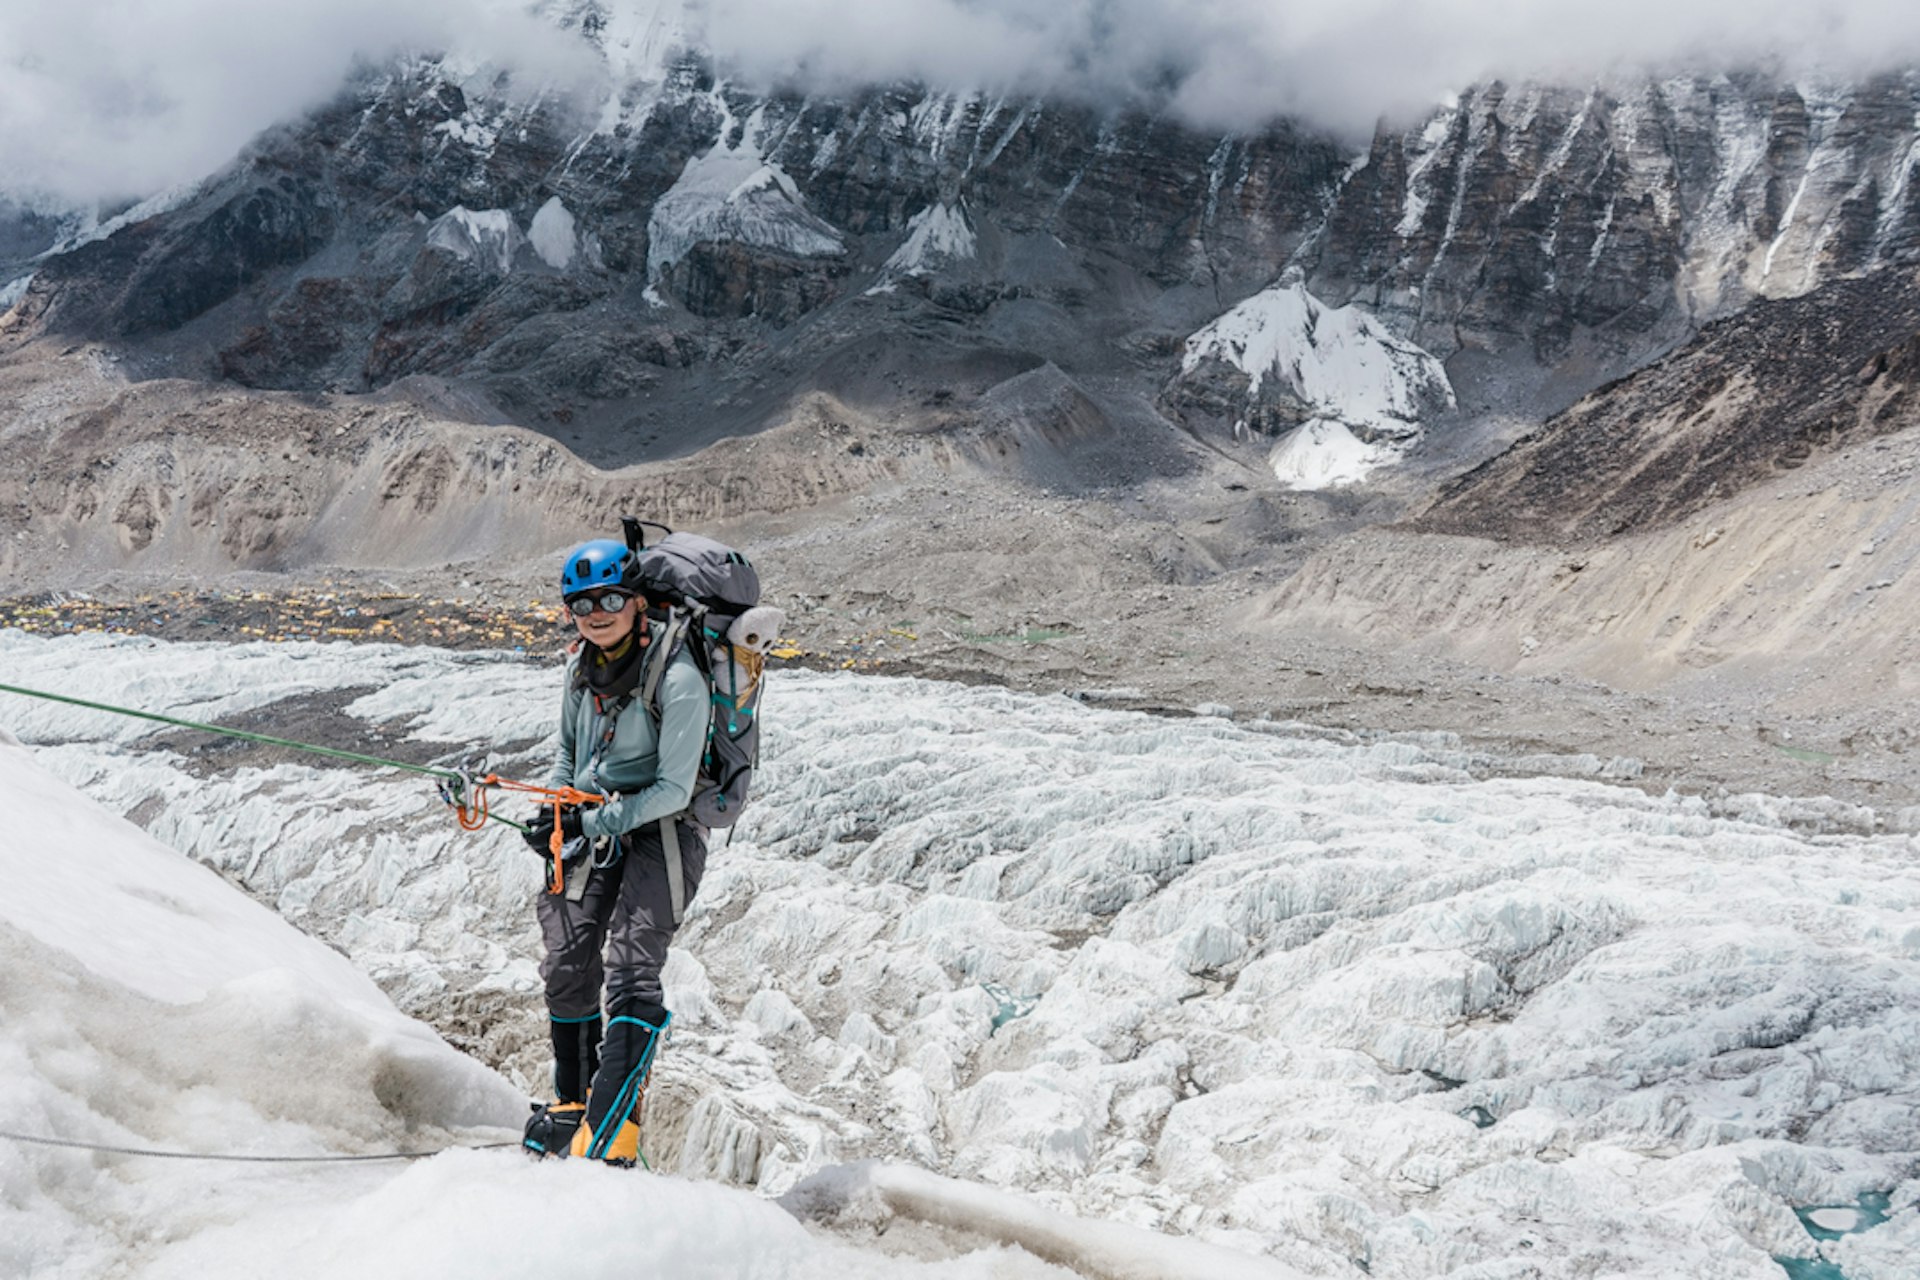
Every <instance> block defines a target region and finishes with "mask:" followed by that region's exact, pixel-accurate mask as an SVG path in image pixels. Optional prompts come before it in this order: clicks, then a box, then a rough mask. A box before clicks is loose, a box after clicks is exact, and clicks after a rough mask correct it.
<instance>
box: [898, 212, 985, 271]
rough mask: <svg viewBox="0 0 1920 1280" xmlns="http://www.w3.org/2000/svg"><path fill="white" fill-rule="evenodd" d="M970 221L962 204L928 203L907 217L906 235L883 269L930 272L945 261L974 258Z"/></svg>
mask: <svg viewBox="0 0 1920 1280" xmlns="http://www.w3.org/2000/svg"><path fill="white" fill-rule="evenodd" d="M974 246H975V238H974V234H973V224H972V222H971V221H969V220H968V218H967V210H966V206H965V205H964V204H959V205H952V204H935V205H928V206H927V207H926V208H924V209H922V210H921V211H920V212H919V213H916V214H914V215H913V217H911V218H909V219H907V238H906V240H905V242H904V243H902V244H901V246H900V247H899V248H898V249H895V250H894V251H893V255H892V256H891V257H889V258H888V259H887V261H886V266H885V268H884V270H887V271H891V272H895V273H897V274H899V275H903V276H904V275H914V274H917V273H920V272H925V271H931V270H933V269H934V268H936V267H939V266H941V265H943V264H945V263H947V262H952V261H956V260H959V259H964V258H971V257H973V253H974Z"/></svg>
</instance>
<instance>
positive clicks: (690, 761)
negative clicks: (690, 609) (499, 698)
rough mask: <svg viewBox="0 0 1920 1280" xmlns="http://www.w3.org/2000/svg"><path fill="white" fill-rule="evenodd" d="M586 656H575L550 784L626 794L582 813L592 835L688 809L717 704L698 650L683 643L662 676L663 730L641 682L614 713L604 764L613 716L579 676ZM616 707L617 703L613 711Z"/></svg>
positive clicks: (569, 671) (582, 824)
mask: <svg viewBox="0 0 1920 1280" xmlns="http://www.w3.org/2000/svg"><path fill="white" fill-rule="evenodd" d="M579 661H580V659H579V657H578V655H576V656H575V657H574V658H573V659H572V660H571V661H569V662H568V663H567V678H566V687H565V691H564V692H563V693H562V694H561V697H560V744H559V746H558V747H557V748H556V749H555V750H554V755H553V772H552V773H550V774H548V775H547V785H548V786H550V787H578V788H580V789H581V790H582V791H597V792H601V793H603V794H606V793H614V792H617V793H618V794H619V799H617V800H615V801H613V802H611V803H609V804H605V805H601V806H600V807H598V808H593V809H588V810H586V811H585V812H584V813H582V815H581V818H580V829H581V831H583V832H584V833H585V834H587V835H589V836H611V835H621V834H624V833H626V832H628V831H632V830H634V829H635V828H637V827H644V826H646V825H647V824H648V823H649V822H658V821H659V820H660V819H662V818H666V817H671V816H672V815H674V814H676V813H679V812H681V811H682V810H683V809H685V808H686V807H687V804H688V802H690V801H691V800H692V799H693V783H694V779H695V777H696V776H697V775H698V774H699V772H700V756H701V753H702V752H703V751H705V750H706V745H707V722H708V716H709V715H710V713H711V710H712V708H711V705H710V695H709V694H708V692H707V682H706V678H705V677H704V676H702V675H701V674H700V668H699V667H698V666H697V665H695V663H694V661H693V655H692V654H691V653H689V652H687V651H686V650H684V649H683V650H682V651H681V652H680V653H679V654H677V655H676V656H675V657H674V660H673V663H672V665H671V666H669V667H668V668H667V673H666V675H665V677H663V678H662V680H661V681H660V693H659V699H658V701H659V705H660V723H659V727H658V729H657V730H656V729H655V726H654V720H653V716H652V715H651V714H650V713H649V711H648V709H647V707H646V706H645V704H644V703H643V702H642V701H641V697H640V690H639V689H635V690H634V692H633V697H632V698H631V699H630V700H629V701H628V703H627V706H626V709H625V710H624V711H622V712H621V713H620V715H619V718H618V719H617V720H615V721H614V730H613V741H612V742H610V743H608V744H607V748H606V750H605V751H604V752H602V753H599V756H600V758H599V762H598V765H597V767H596V766H595V764H594V756H595V754H596V751H597V748H598V747H599V744H600V739H601V737H602V736H603V735H604V734H605V732H606V726H607V716H606V714H604V713H603V712H602V711H600V710H599V709H597V708H596V707H595V705H594V703H595V699H594V696H593V692H592V690H590V689H588V688H587V687H586V686H585V684H584V683H583V682H580V681H578V680H577V679H576V678H575V674H574V668H575V666H576V664H577V663H578V662H579ZM612 710H613V707H612V705H611V703H609V705H608V706H607V708H606V711H608V712H611V711H612Z"/></svg>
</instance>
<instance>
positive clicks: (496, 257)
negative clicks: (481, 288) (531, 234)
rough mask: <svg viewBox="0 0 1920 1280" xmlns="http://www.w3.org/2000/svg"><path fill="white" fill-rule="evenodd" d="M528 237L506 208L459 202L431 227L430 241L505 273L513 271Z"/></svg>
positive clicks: (428, 238)
mask: <svg viewBox="0 0 1920 1280" xmlns="http://www.w3.org/2000/svg"><path fill="white" fill-rule="evenodd" d="M526 240H527V238H526V236H524V235H522V234H521V232H520V228H519V227H518V226H517V225H515V223H514V221H513V215H512V214H510V213H508V212H507V211H506V210H505V209H482V210H478V211H475V210H473V209H469V208H467V207H466V206H465V205H455V206H454V207H453V208H451V209H449V210H447V212H446V213H444V214H442V215H441V216H440V217H438V218H436V219H434V221H433V225H431V226H430V227H428V228H427V243H428V244H429V245H431V246H432V247H433V248H436V249H445V250H446V251H447V252H448V253H451V254H453V255H454V256H455V257H457V258H459V259H461V260H462V261H465V262H473V263H477V264H479V266H480V267H481V268H482V269H483V270H486V271H490V272H492V273H493V274H495V275H502V276H503V275H506V274H507V273H508V272H509V271H512V270H513V255H514V254H516V253H518V252H519V251H520V246H521V245H523V244H525V243H526Z"/></svg>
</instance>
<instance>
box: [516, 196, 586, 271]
mask: <svg viewBox="0 0 1920 1280" xmlns="http://www.w3.org/2000/svg"><path fill="white" fill-rule="evenodd" d="M527 239H528V241H529V242H530V243H531V244H532V245H533V251H534V252H535V253H536V254H538V255H539V256H540V261H542V262H544V263H546V264H547V265H548V266H550V267H552V268H553V269H554V270H555V271H565V270H566V269H567V268H568V267H570V266H572V265H573V256H574V254H575V253H576V252H578V251H579V243H580V237H579V232H578V231H577V230H576V229H575V226H574V218H573V214H572V213H570V212H568V210H567V206H566V205H564V204H562V203H561V202H560V197H559V196H554V197H553V198H552V199H550V200H548V201H547V202H546V203H545V204H543V205H541V206H540V211H539V212H538V213H536V214H534V215H533V225H532V226H530V227H529V228H528V229H527Z"/></svg>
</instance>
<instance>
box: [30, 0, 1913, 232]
mask: <svg viewBox="0 0 1920 1280" xmlns="http://www.w3.org/2000/svg"><path fill="white" fill-rule="evenodd" d="M583 10H585V11H595V12H597V13H598V15H599V17H600V19H601V21H602V23H603V25H604V27H605V29H606V30H608V31H614V30H619V29H625V30H629V31H631V30H633V29H635V28H641V29H647V30H660V29H666V30H677V31H685V32H688V33H691V34H695V35H696V36H697V38H699V39H700V40H702V41H703V42H704V43H705V44H707V45H708V47H710V48H711V49H712V50H713V52H714V54H715V56H716V58H717V60H718V61H719V63H720V65H721V67H722V69H723V71H724V72H725V73H727V74H731V75H733V76H736V77H738V78H740V79H743V80H747V81H750V82H755V83H760V84H768V83H787V84H793V85H797V86H800V87H804V88H818V89H832V88H835V87H840V86H845V85H848V84H853V83H860V82H867V81H875V80H895V79H919V80H925V81H929V82H932V83H935V84H938V85H943V86H952V87H981V88H987V89H1001V90H1008V91H1018V92H1043V91H1044V92H1050V93H1062V94H1067V95H1072V96H1077V97H1082V98H1090V99H1093V100H1097V101H1116V100H1139V99H1147V100H1151V101H1154V102H1156V103H1157V104H1162V105H1165V106H1167V107H1168V108H1169V109H1171V110H1173V111H1174V112H1175V113H1177V114H1178V115H1180V116H1181V117H1182V118H1185V119H1187V120H1189V121H1192V122H1194V123H1196V124H1199V125H1202V126H1205V127H1219V128H1247V127H1252V126H1255V125H1258V124H1259V123H1261V122H1263V121H1265V120H1268V119H1270V118H1272V117H1273V116H1275V115H1280V114H1287V115H1295V116H1299V117H1303V118H1305V119H1306V120H1308V121H1310V122H1311V123H1313V124H1315V125H1318V126H1320V127H1323V128H1328V129H1332V130H1335V131H1337V132H1340V133H1342V134H1345V135H1347V136H1350V137H1355V138H1358V137H1363V136H1364V135H1365V134H1366V132H1367V131H1368V130H1369V129H1370V128H1371V127H1372V124H1373V122H1374V121H1375V120H1376V119H1377V118H1379V117H1381V116H1383V115H1385V116H1389V117H1404V116H1407V115H1410V114H1412V113H1416V112H1418V111H1420V110H1421V109H1423V108H1424V107H1426V106H1427V105H1428V104H1431V103H1433V102H1434V101H1436V100H1438V99H1440V98H1441V97H1443V96H1444V95H1445V94H1447V93H1449V92H1451V91H1455V90H1458V89H1460V88H1462V87H1464V86H1465V85H1467V84H1469V83H1471V82H1473V81H1475V80H1479V79H1483V78H1485V77H1488V76H1500V77H1505V78H1508V79H1548V80H1557V81H1572V82H1576V83H1578V82H1584V81H1589V80H1592V79H1594V78H1596V77H1599V76H1604V75H1609V74H1614V73H1641V72H1645V71H1655V72H1658V71H1661V70H1665V69H1671V70H1683V69H1684V70H1693V69H1698V68H1699V67H1701V66H1703V65H1706V66H1716V67H1735V66H1740V65H1747V64H1753V63H1765V64H1768V65H1772V66H1784V67H1785V68H1787V69H1789V70H1795V71H1809V72H1813V71H1825V72H1829V73H1832V74H1839V75H1856V74H1863V73H1870V72H1874V71H1879V70H1885V69H1888V68H1890V67H1895V66H1899V65H1902V64H1903V63H1909V62H1911V61H1913V60H1915V59H1920V9H1916V8H1915V7H1913V6H1911V5H1908V4H1902V3H1895V2H1893V0H1831V2H1830V3H1825V4H1808V3H1804V2H1802V0H1744V2H1742V3H1735V2H1734V0H1695V2H1694V3H1689V4H1685V5H1673V4H1671V3H1667V2H1666V0H1614V2H1613V3H1611V4H1607V5H1594V6H1566V5H1561V4H1555V3H1551V2H1550V0H1343V2H1341V3H1335V2H1334V0H1294V2H1292V3H1276V2H1275V0H1184V2H1182V3H1179V4H1169V3H1166V2H1165V0H1056V2H1054V3H1050V4H1044V5H1040V4H1033V3H1031V0H580V2H579V3H570V2H569V0H543V2H542V3H540V4H538V5H536V6H532V7H531V8H529V7H528V6H527V5H526V4H525V3H524V0H413V2H411V3H408V4H406V5H399V6H396V5H390V4H387V3H385V2H384V0H283V2H281V3H276V4H273V5H260V4H257V3H250V2H248V0H146V2H144V3H142V2H141V0H94V2H93V3H89V4H72V3H65V2H62V0H11V2H10V3H9V4H7V5H6V6H5V7H4V8H0V190H4V191H10V192H20V191H26V190H40V191H45V192H49V193H52V194H55V195H57V196H60V197H62V198H65V199H70V200H75V199H94V198H107V199H113V198H124V197H131V196H137V195H144V194H148V193H151V192H153V191H155V190H157V189H159V188H161V187H164V186H166V185H168V184H170V183H173V182H178V181H183V180H190V179H192V178H195V177H198V176H200V175H202V174H204V173H206V172H208V171H209V170H211V169H213V168H215V167H217V166H218V165H219V164H221V163H223V162H224V161H225V160H226V159H228V158H230V157H231V156H232V155H233V154H234V153H235V152H236V151H237V150H238V149H239V148H240V147H241V146H242V145H244V143H245V142H246V140H247V139H248V138H250V137H252V136H253V135H254V134H256V133H257V132H258V131H259V130H261V129H262V128H265V127H267V126H269V125H271V124H273V123H275V122H277V121H280V120H284V119H286V118H288V117H290V116H293V115H296V114H298V113H299V112H300V111H302V110H305V109H307V108H309V107H311V106H313V105H314V104H316V103H318V102H320V101H322V100H324V99H325V98H326V97H327V96H328V95H329V94H331V93H332V92H334V91H335V90H336V89H337V88H338V87H339V85H340V84H341V82H342V80H343V78H344V77H345V76H346V75H347V74H348V72H349V71H350V70H351V69H352V68H353V67H354V66H355V65H356V64H358V63H364V62H369V61H374V62H377V61H379V60H382V59H385V58H388V57H391V56H393V55H394V54H396V53H400V52H403V51H408V50H423V51H435V52H445V51H451V52H455V53H457V54H459V55H461V56H463V57H465V58H468V59H471V60H472V61H473V62H474V64H475V65H476V66H478V65H481V64H485V63H493V64H495V65H499V66H506V67H512V68H515V69H517V70H518V71H520V72H521V79H522V80H523V81H527V82H536V83H542V84H546V85H553V84H556V83H558V84H566V85H568V86H569V87H578V88H581V89H583V90H585V91H587V92H603V91H604V89H605V85H604V76H605V74H606V68H605V67H604V65H602V64H601V63H600V61H599V60H598V59H597V58H596V57H594V56H592V54H591V53H590V51H589V50H587V49H586V48H585V47H584V46H583V45H582V44H581V43H580V41H579V39H578V37H577V34H568V33H566V32H563V31H562V30H561V29H560V24H559V22H558V21H556V19H560V18H569V17H574V16H578V13H579V12H580V11H583Z"/></svg>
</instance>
